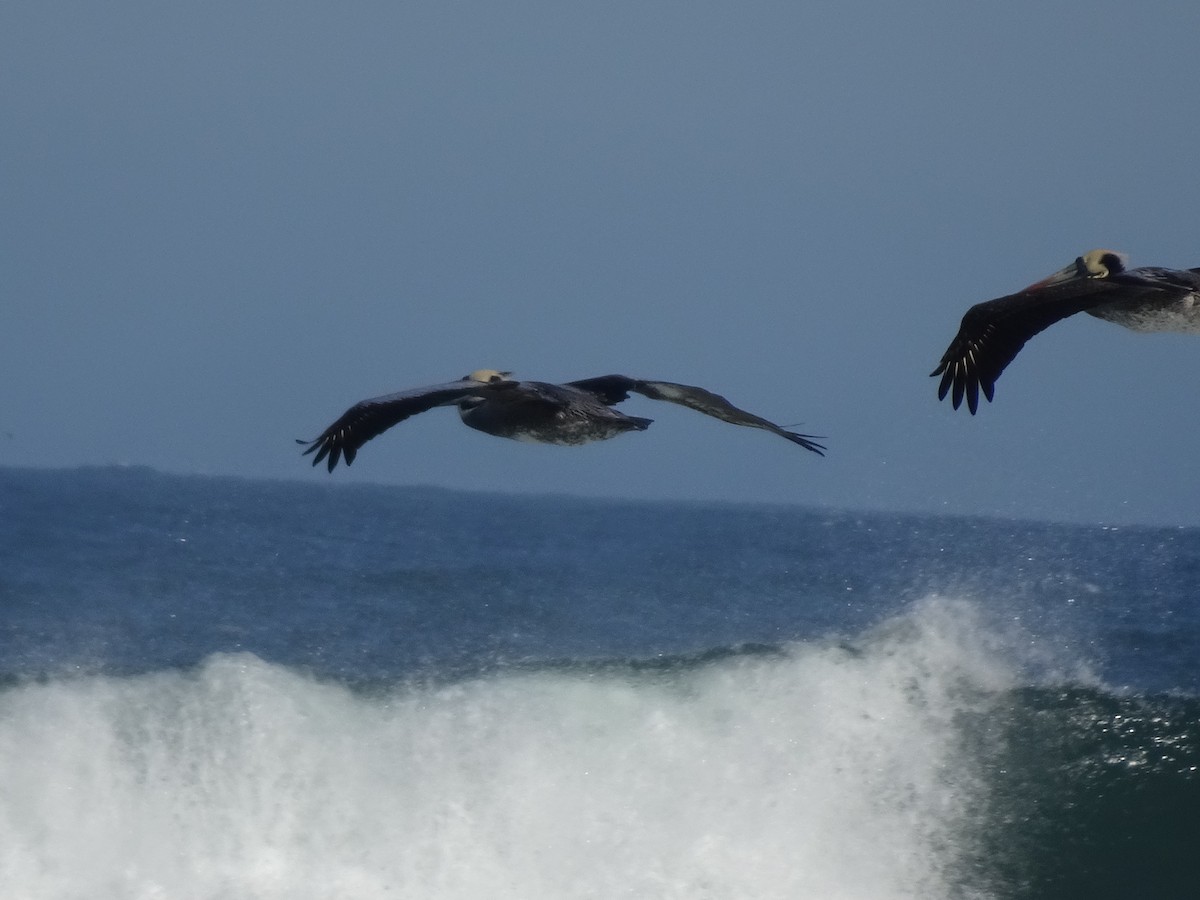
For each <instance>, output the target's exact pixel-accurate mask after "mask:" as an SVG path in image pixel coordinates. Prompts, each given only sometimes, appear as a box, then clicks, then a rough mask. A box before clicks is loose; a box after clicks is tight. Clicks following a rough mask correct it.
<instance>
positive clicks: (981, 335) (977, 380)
mask: <svg viewBox="0 0 1200 900" xmlns="http://www.w3.org/2000/svg"><path fill="white" fill-rule="evenodd" d="M1116 289H1117V288H1116V286H1115V285H1114V284H1113V283H1111V282H1109V281H1106V280H1099V279H1090V278H1089V279H1080V280H1077V281H1069V282H1066V283H1064V284H1059V285H1052V286H1050V287H1045V288H1038V289H1036V290H1025V291H1021V292H1020V293H1016V294H1009V295H1008V296H1006V297H997V298H996V299H995V300H987V301H984V302H983V303H976V304H975V305H974V306H972V307H971V308H970V309H968V310H967V312H966V314H965V315H964V316H963V317H962V323H961V324H960V325H959V329H958V334H956V335H955V336H954V340H953V341H951V342H950V346H949V347H948V348H947V349H946V352H945V354H943V356H942V360H941V362H940V363H939V364H938V367H937V368H936V369H934V370H933V371H932V372H931V373H930V377H936V376H938V375H941V376H942V380H941V383H940V384H939V385H938V399H939V400H944V399H945V398H946V395H947V394H948V393H952V396H951V401H952V403H953V404H954V408H955V409H958V407H959V406H960V405H961V404H962V401H963V398H964V397H965V398H966V401H967V407H968V409H970V411H971V413H972V414H974V413H975V411H976V409H977V408H978V407H979V392H980V390H982V391H983V394H984V396H985V397H987V399H988V400H989V401H990V400H991V399H992V396H993V394H994V392H995V386H996V379H998V378H999V377H1000V373H1001V372H1003V371H1004V369H1005V367H1006V366H1007V365H1008V364H1009V363H1010V362H1012V361H1013V359H1015V358H1016V355H1017V354H1018V353H1020V352H1021V348H1022V347H1024V346H1025V342H1026V341H1028V340H1029V339H1030V338H1031V337H1033V336H1034V335H1036V334H1038V333H1039V332H1041V331H1044V330H1045V329H1047V328H1049V327H1050V326H1051V325H1053V324H1054V323H1055V322H1058V321H1061V320H1062V319H1065V318H1067V317H1068V316H1073V315H1075V314H1076V313H1079V312H1083V311H1084V310H1087V309H1090V308H1091V307H1093V306H1098V305H1099V304H1101V303H1104V302H1105V301H1106V300H1107V299H1109V297H1110V295H1111V292H1112V291H1114V290H1116Z"/></svg>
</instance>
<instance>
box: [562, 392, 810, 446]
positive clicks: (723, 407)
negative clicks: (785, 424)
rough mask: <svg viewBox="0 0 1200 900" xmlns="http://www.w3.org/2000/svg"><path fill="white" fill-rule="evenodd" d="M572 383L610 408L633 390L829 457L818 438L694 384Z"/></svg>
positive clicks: (652, 398) (653, 398) (624, 398)
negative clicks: (777, 423)
mask: <svg viewBox="0 0 1200 900" xmlns="http://www.w3.org/2000/svg"><path fill="white" fill-rule="evenodd" d="M569 384H570V386H571V387H575V388H579V389H580V390H585V391H588V392H590V393H592V394H595V395H596V396H598V397H600V398H601V399H602V400H603V401H604V402H605V403H607V404H609V405H612V404H614V403H620V402H621V401H622V400H626V399H628V398H629V393H630V392H631V391H632V392H634V393H637V394H641V395H643V396H645V397H649V398H650V399H651V400H666V401H667V402H668V403H676V404H678V405H680V406H686V407H687V408H688V409H694V410H696V411H697V412H701V413H704V414H705V415H707V416H712V417H714V418H717V419H721V420H722V421H724V422H729V423H731V424H733V425H745V426H748V427H750V428H762V429H764V430H766V431H769V432H771V433H772V434H777V435H779V436H780V437H783V438H787V439H788V440H789V441H791V442H792V443H794V444H799V445H800V446H801V447H804V448H805V449H806V450H811V451H812V452H813V453H817V454H820V455H821V456H824V455H825V454H824V452H823V451H824V450H825V448H824V446H822V445H821V444H818V443H816V442H815V440H814V435H811V434H797V433H796V432H794V431H788V430H787V429H785V428H781V427H780V426H779V425H776V424H775V423H774V422H771V421H768V420H767V419H764V418H763V417H762V416H756V415H755V414H754V413H752V412H747V411H746V410H744V409H740V408H739V407H736V406H734V405H733V404H732V403H730V402H729V401H728V400H726V399H725V398H724V397H722V396H721V395H720V394H714V393H713V392H712V391H709V390H705V389H704V388H701V387H696V386H694V385H690V384H677V383H675V382H673V381H647V380H644V379H640V378H630V377H628V376H626V375H601V376H599V377H597V378H585V379H582V380H581V381H572V382H569Z"/></svg>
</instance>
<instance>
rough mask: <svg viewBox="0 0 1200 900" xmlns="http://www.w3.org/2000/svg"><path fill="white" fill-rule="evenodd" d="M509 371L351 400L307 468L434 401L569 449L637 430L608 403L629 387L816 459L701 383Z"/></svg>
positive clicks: (490, 429) (346, 453)
mask: <svg viewBox="0 0 1200 900" xmlns="http://www.w3.org/2000/svg"><path fill="white" fill-rule="evenodd" d="M511 374H512V373H511V372H498V371H496V370H495V369H479V370H477V371H475V372H472V373H471V374H470V375H466V376H464V377H463V378H461V379H459V380H458V381H451V382H448V383H446V384H435V385H432V386H430V387H423V388H416V389H413V390H407V391H400V392H399V393H395V394H385V395H384V396H382V397H373V398H371V399H369V400H363V401H361V402H360V403H356V404H354V405H353V406H352V407H350V408H349V409H348V410H346V411H345V412H344V413H343V414H342V415H341V417H340V418H339V419H338V420H337V421H336V422H334V423H333V424H332V425H330V426H329V427H328V428H326V429H325V430H324V431H323V432H321V435H320V436H319V437H318V438H316V440H312V441H297V443H299V444H304V445H307V447H308V449H307V450H305V451H304V455H306V456H307V455H308V454H309V453H314V452H315V453H316V455H315V456H314V457H313V461H312V462H313V465H314V466H315V465H317V463H319V462H321V460H323V459H328V467H329V471H330V472H332V471H333V470H334V467H335V466H337V464H338V459H340V458H344V459H345V460H346V465H350V464H351V463H352V462H354V457H355V456H356V455H357V454H358V450H359V448H360V447H362V445H363V444H365V443H366V442H367V441H369V440H371V438H373V437H376V436H378V435H380V434H383V432H385V431H387V430H388V429H389V428H391V427H392V426H393V425H396V424H398V423H400V422H403V421H404V420H405V419H407V418H409V417H410V416H415V415H416V414H417V413H422V412H425V411H426V410H429V409H433V408H434V407H435V406H457V407H458V414H459V416H460V417H461V418H462V420H463V424H465V425H468V426H470V427H471V428H475V429H477V430H479V431H483V432H486V433H487V434H493V435H496V436H497V437H504V438H511V439H513V440H517V441H529V442H533V443H538V444H562V445H567V446H577V445H579V444H586V443H589V442H590V441H604V440H608V439H609V438H613V437H616V436H617V435H619V434H624V433H625V432H627V431H645V430H646V429H647V428H649V427H650V423H651V422H652V421H653V419H642V418H638V417H636V416H627V415H625V414H624V413H621V412H618V411H617V410H615V409H613V405H614V404H617V403H620V402H621V401H622V400H628V399H629V394H630V392H631V391H632V392H633V393H636V394H641V395H643V396H645V397H649V398H650V399H652V400H666V401H669V402H671V403H678V404H679V405H680V406H686V407H688V408H689V409H694V410H696V411H697V412H702V413H704V414H705V415H709V416H714V417H716V418H718V419H721V420H723V421H725V422H730V423H732V424H734V425H746V426H749V427H751V428H762V429H765V430H766V431H769V432H771V433H772V434H777V435H779V436H780V437H784V438H787V439H788V440H789V441H792V442H793V443H796V444H799V445H800V446H801V447H803V448H804V449H806V450H811V451H812V452H813V453H817V454H819V455H821V456H824V455H825V454H824V452H823V451H824V449H825V448H824V447H823V446H822V445H821V444H818V443H815V439H814V436H813V435H809V434H797V433H795V432H793V431H786V430H784V429H783V428H781V427H780V426H778V425H776V424H775V423H774V422H768V421H767V420H766V419H763V418H760V417H759V416H756V415H754V414H753V413H748V412H746V411H745V410H744V409H738V408H737V407H736V406H734V405H733V404H732V403H730V402H729V401H728V400H726V399H725V398H724V397H721V396H719V395H718V394H714V393H712V392H711V391H706V390H705V389H704V388H699V387H692V386H691V385H687V384H675V383H674V382H670V381H644V380H642V379H640V378H629V377H627V376H625V375H601V376H600V377H598V378H585V379H583V380H582V381H569V382H567V383H566V384H547V383H546V382H542V381H513V380H511V379H510V378H509V376H510V375H511Z"/></svg>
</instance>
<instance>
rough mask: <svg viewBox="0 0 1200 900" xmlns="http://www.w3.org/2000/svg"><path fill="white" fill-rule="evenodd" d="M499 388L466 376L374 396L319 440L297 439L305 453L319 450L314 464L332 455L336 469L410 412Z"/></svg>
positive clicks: (347, 462)
mask: <svg viewBox="0 0 1200 900" xmlns="http://www.w3.org/2000/svg"><path fill="white" fill-rule="evenodd" d="M495 389H496V385H494V384H480V383H479V382H477V381H469V380H463V381H452V382H450V383H448V384H439V385H434V386H432V387H424V388H414V389H412V390H408V391H400V392H398V393H395V394H385V395H383V396H382V397H372V398H371V399H369V400H363V401H361V402H359V403H355V404H354V405H353V406H352V407H350V408H349V409H348V410H346V411H345V412H344V413H342V415H341V417H340V418H339V419H338V420H337V421H336V422H334V423H333V424H332V425H330V426H329V427H328V428H326V429H325V430H324V431H323V432H321V435H320V437H318V438H317V439H316V440H312V441H297V442H296V443H298V444H307V445H308V449H307V450H305V451H304V454H305V455H307V454H309V453H313V452H315V453H316V456H314V457H313V461H312V464H313V465H314V466H315V465H316V464H317V463H319V462H320V461H321V460H323V459H325V458H326V457H328V458H329V471H330V472H332V471H333V470H334V467H335V466H337V464H338V459H340V458H342V457H345V460H346V465H350V464H351V463H352V462H354V457H355V456H356V455H357V454H358V448H359V447H361V446H362V445H363V444H365V443H366V442H367V441H369V440H371V438H373V437H376V436H378V435H380V434H383V432H385V431H387V430H388V429H389V428H391V427H392V426H393V425H395V424H397V423H399V422H403V421H404V420H405V419H407V418H408V417H409V416H415V415H416V414H417V413H422V412H425V411H426V410H428V409H433V408H434V407H435V406H449V405H451V404H453V403H457V402H458V401H459V400H461V399H462V398H463V397H470V396H479V395H482V394H487V393H489V392H491V391H493V390H495Z"/></svg>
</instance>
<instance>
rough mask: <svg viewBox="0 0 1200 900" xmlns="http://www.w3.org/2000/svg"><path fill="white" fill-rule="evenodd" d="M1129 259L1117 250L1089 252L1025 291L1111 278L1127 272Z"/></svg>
mask: <svg viewBox="0 0 1200 900" xmlns="http://www.w3.org/2000/svg"><path fill="white" fill-rule="evenodd" d="M1127 259H1128V257H1127V256H1126V255H1125V254H1124V253H1118V252H1117V251H1115V250H1089V251H1088V252H1087V253H1085V254H1083V256H1081V257H1079V258H1078V259H1076V260H1075V262H1073V263H1071V264H1070V265H1069V266H1064V267H1063V268H1061V269H1059V270H1058V271H1057V272H1055V273H1054V274H1053V275H1050V276H1049V277H1047V278H1043V279H1042V280H1041V281H1039V282H1036V283H1035V284H1031V285H1030V286H1029V287H1027V288H1025V290H1027V291H1036V290H1038V289H1039V288H1044V287H1050V286H1051V285H1054V284H1063V283H1064V282H1067V281H1074V280H1075V279H1077V278H1111V277H1112V276H1113V275H1119V274H1120V273H1122V272H1124V271H1125V262H1126V260H1127Z"/></svg>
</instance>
